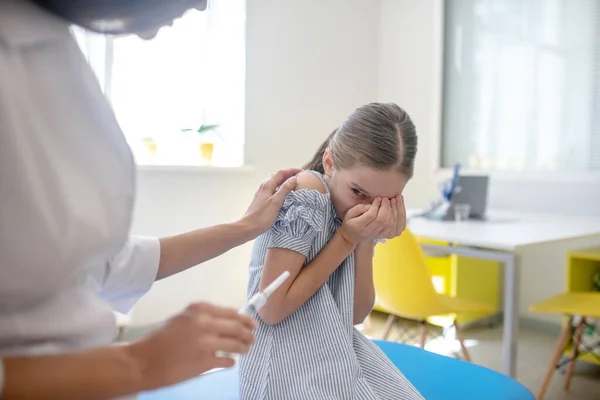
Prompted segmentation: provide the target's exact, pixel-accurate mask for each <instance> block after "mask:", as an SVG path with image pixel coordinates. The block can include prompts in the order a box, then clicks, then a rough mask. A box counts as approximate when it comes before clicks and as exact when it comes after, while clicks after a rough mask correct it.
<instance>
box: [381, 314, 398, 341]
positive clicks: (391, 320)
mask: <svg viewBox="0 0 600 400" xmlns="http://www.w3.org/2000/svg"><path fill="white" fill-rule="evenodd" d="M394 321H396V316H395V315H392V314H390V315H388V318H387V321H386V322H385V329H384V330H383V340H387V338H388V337H389V336H390V333H391V332H392V328H393V327H394Z"/></svg>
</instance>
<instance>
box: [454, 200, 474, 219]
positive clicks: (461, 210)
mask: <svg viewBox="0 0 600 400" xmlns="http://www.w3.org/2000/svg"><path fill="white" fill-rule="evenodd" d="M470 215H471V205H470V204H455V205H454V220H455V221H456V222H462V221H467V220H468V219H469V216H470Z"/></svg>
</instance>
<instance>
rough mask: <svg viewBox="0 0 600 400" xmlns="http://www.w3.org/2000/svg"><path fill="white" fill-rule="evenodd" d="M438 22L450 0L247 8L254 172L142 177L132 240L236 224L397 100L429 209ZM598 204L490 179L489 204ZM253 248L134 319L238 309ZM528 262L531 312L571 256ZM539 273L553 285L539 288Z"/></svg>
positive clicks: (585, 208)
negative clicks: (208, 305) (362, 115)
mask: <svg viewBox="0 0 600 400" xmlns="http://www.w3.org/2000/svg"><path fill="white" fill-rule="evenodd" d="M442 24H443V1H442V0H418V1H417V0H368V1H364V0H304V1H292V0H251V1H248V11H247V93H246V102H247V105H246V108H247V112H246V139H247V149H246V152H247V159H248V163H249V164H250V165H251V166H252V167H253V168H254V170H252V171H240V172H237V173H235V172H198V171H193V170H190V171H176V170H165V171H162V172H157V171H142V172H141V173H140V176H139V189H138V202H137V207H136V212H135V221H134V226H133V232H135V233H140V234H149V235H159V236H160V235H168V234H173V233H178V232H182V231H185V230H189V229H194V228H196V227H200V226H205V225H210V224H214V223H219V222H224V221H228V220H233V219H235V218H237V217H238V216H240V215H241V214H242V213H243V211H244V209H245V207H246V205H247V203H248V202H249V201H250V198H251V196H252V194H253V192H254V189H255V188H256V187H257V185H258V184H259V183H260V181H262V180H263V178H266V177H267V176H268V175H269V173H271V172H273V171H274V170H276V169H277V168H280V167H289V166H299V165H301V164H302V163H303V162H304V161H306V160H308V159H309V158H310V157H311V155H312V153H313V152H314V150H315V149H316V148H317V146H318V144H319V143H321V141H322V140H324V139H325V137H326V136H327V134H328V133H329V132H330V130H331V129H332V128H333V127H335V126H337V125H338V124H339V123H340V122H341V120H342V119H343V118H344V117H345V116H346V115H347V114H348V113H349V112H350V111H351V110H352V109H354V108H355V107H357V106H359V105H361V104H364V103H367V102H370V101H374V100H377V101H394V102H396V103H398V104H399V105H401V106H402V107H404V108H405V109H406V110H407V111H408V112H409V113H410V114H411V116H412V117H413V119H414V120H415V123H416V125H417V128H418V132H419V141H420V145H419V155H418V157H417V168H416V174H415V178H414V180H413V182H411V184H410V185H409V187H408V190H407V194H406V199H407V204H408V206H409V207H424V206H427V205H428V203H429V201H430V200H431V199H432V198H433V197H434V196H435V195H436V185H435V179H434V175H433V172H434V171H435V170H436V169H437V166H438V159H439V156H438V155H439V150H440V144H441V141H440V121H441V88H442V78H441V77H442V49H443V36H442V35H443V29H442ZM275 149H276V150H275ZM599 200H600V180H599V179H595V180H594V179H592V180H589V179H584V180H579V181H573V180H565V179H562V180H561V181H556V180H555V181H540V180H537V179H534V180H531V179H529V180H523V179H517V180H515V179H512V178H510V177H509V178H503V179H495V180H494V179H493V180H492V186H491V198H490V203H491V206H492V207H499V208H508V209H517V210H518V209H521V210H524V211H544V212H550V213H552V212H556V213H572V214H576V213H580V214H581V213H585V214H589V215H590V216H594V217H598V218H599V221H600V207H598V206H597V204H599V203H600V202H599ZM599 223H600V222H599ZM586 242H593V243H600V239H598V240H597V241H596V239H591V240H590V239H588V240H587V241H586ZM586 244H587V243H586ZM568 246H569V247H578V246H580V242H572V243H569V244H568ZM249 250H250V247H249V246H248V245H246V246H243V247H241V248H239V249H236V250H234V251H232V252H230V253H228V254H226V255H225V256H223V257H221V258H219V259H217V260H214V261H212V262H209V263H207V264H205V265H203V266H201V267H199V268H195V269H193V270H191V271H188V272H186V273H184V274H181V275H180V276H176V277H173V278H169V279H167V280H165V281H164V282H159V283H158V284H157V285H156V286H155V287H154V288H153V289H152V290H151V291H150V293H149V294H148V295H147V296H146V297H145V298H144V299H143V300H142V301H141V302H140V303H139V304H138V305H137V306H136V308H135V309H134V310H133V312H132V314H131V315H132V319H133V322H134V323H139V324H144V323H149V322H155V321H158V320H161V319H163V318H165V317H166V316H168V315H171V314H173V313H175V312H176V311H178V310H180V309H182V308H183V307H185V305H187V304H188V303H189V302H190V301H194V300H199V299H209V300H211V301H214V302H217V303H222V304H227V305H232V306H239V305H241V304H242V303H243V301H244V299H245V284H246V279H247V260H248V254H249ZM522 261H523V265H522V267H523V268H524V272H523V274H522V276H523V277H524V279H523V283H522V290H521V299H522V306H521V313H522V314H523V315H529V314H528V312H527V308H528V306H529V304H531V303H532V302H534V301H538V300H540V299H542V298H544V297H546V296H549V295H551V294H554V293H556V292H559V291H561V290H563V282H564V281H563V279H564V273H563V268H564V257H563V256H557V254H555V252H546V251H541V250H540V249H538V248H536V249H532V250H530V251H529V250H528V251H527V252H526V254H524V255H523V257H522ZM542 276H543V277H545V278H546V280H547V284H544V285H538V284H535V283H534V282H539V279H536V277H542ZM542 318H544V317H542Z"/></svg>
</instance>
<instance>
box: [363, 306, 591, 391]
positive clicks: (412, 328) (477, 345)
mask: <svg viewBox="0 0 600 400" xmlns="http://www.w3.org/2000/svg"><path fill="white" fill-rule="evenodd" d="M385 320H386V316H385V315H382V314H379V313H373V314H372V316H371V318H370V323H369V324H368V325H365V326H364V327H363V333H364V334H365V335H366V336H368V337H372V338H374V339H379V338H381V337H382V335H383V330H384V325H385ZM435 334H438V335H439V334H441V330H439V331H436V330H435V329H432V331H431V337H435ZM464 334H465V340H466V346H467V347H468V349H469V353H470V354H471V358H472V359H473V362H475V363H477V364H479V365H482V366H484V367H488V368H491V369H494V370H497V371H501V369H502V351H501V348H502V328H501V327H493V328H490V327H478V328H471V329H467V330H465V332H464ZM407 336H408V338H406V337H407ZM451 336H452V335H451V334H450V337H451ZM407 339H408V340H407ZM388 340H391V341H403V342H406V343H414V344H416V343H417V342H418V331H417V326H416V325H415V324H411V323H410V322H402V323H401V324H398V325H397V326H395V327H394V329H393V331H392V333H391V335H390V337H389V338H388ZM557 340H558V337H557V336H555V335H551V334H548V333H543V332H540V331H536V330H531V329H521V330H520V332H519V358H518V362H517V370H518V379H519V381H520V382H521V383H522V384H524V385H525V386H527V387H528V388H529V389H530V390H531V391H532V392H533V393H534V394H535V393H536V392H537V391H538V389H539V387H540V386H541V383H542V380H543V378H544V374H545V372H546V368H547V366H548V363H549V361H550V358H551V357H552V352H553V350H554V347H555V346H556V341H557ZM425 348H426V349H427V350H430V351H433V352H436V353H440V354H446V355H453V352H456V353H459V352H460V347H459V345H458V342H456V341H453V340H451V339H450V340H443V339H437V340H436V339H434V340H431V341H429V342H428V343H427V345H426V347H425ZM563 382H564V377H563V375H561V374H560V373H555V374H554V376H553V378H552V382H551V384H550V387H549V389H548V392H547V394H546V397H545V400H600V366H597V365H592V364H588V363H583V362H580V363H578V364H577V366H576V369H575V374H574V376H573V379H572V381H571V389H570V391H569V392H565V391H564V390H563Z"/></svg>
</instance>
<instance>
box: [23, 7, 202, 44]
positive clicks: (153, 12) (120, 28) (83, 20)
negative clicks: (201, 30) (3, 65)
mask: <svg viewBox="0 0 600 400" xmlns="http://www.w3.org/2000/svg"><path fill="white" fill-rule="evenodd" d="M32 1H33V2H34V3H35V4H37V5H38V6H40V7H42V8H44V9H45V10H46V11H49V12H51V13H52V14H54V15H56V16H58V17H60V18H62V19H64V20H66V21H68V22H70V23H73V24H75V25H79V26H81V27H83V28H86V29H89V30H92V31H95V32H99V33H103V34H115V35H121V34H130V33H140V32H144V31H152V30H156V29H159V28H160V27H162V26H164V25H167V24H169V23H170V22H172V21H173V19H175V18H178V17H180V16H181V15H182V14H183V13H184V12H185V11H187V10H188V9H190V8H192V7H195V6H199V5H200V3H201V1H200V0H32ZM206 2H207V1H205V2H204V5H206Z"/></svg>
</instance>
